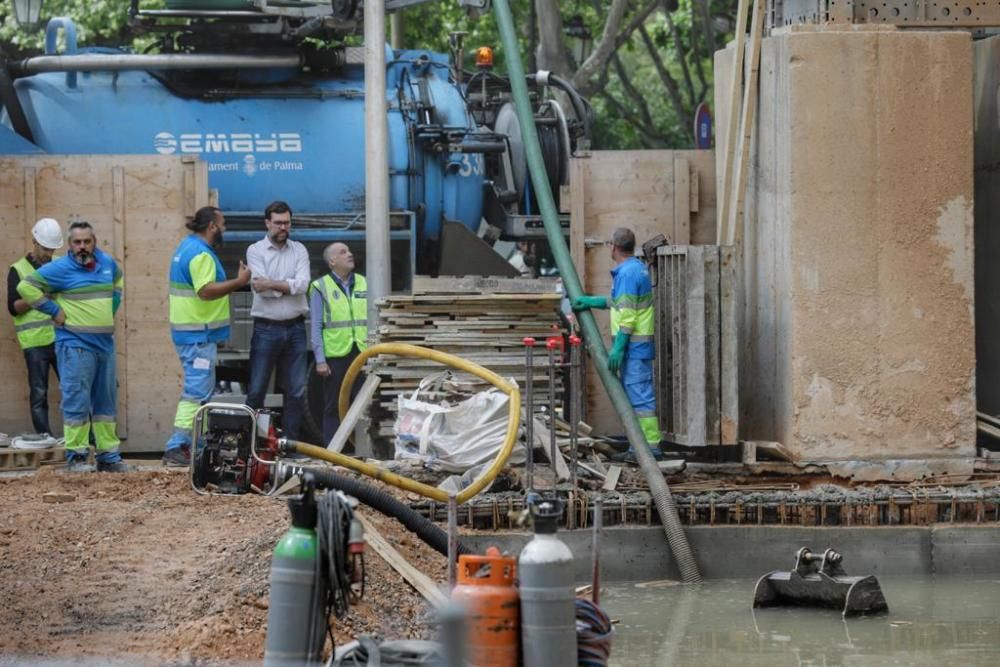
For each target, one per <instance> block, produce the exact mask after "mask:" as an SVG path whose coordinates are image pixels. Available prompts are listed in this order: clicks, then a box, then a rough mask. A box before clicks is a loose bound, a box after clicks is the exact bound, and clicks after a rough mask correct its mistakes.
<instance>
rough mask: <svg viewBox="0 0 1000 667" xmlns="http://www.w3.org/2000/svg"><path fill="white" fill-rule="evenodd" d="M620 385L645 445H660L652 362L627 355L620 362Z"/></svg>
mask: <svg viewBox="0 0 1000 667" xmlns="http://www.w3.org/2000/svg"><path fill="white" fill-rule="evenodd" d="M621 373H622V385H623V386H624V387H625V395H626V396H628V402H629V403H631V404H632V407H633V408H634V409H635V416H636V417H638V418H639V426H641V427H642V432H643V434H644V435H645V436H646V443H647V444H649V445H651V446H653V445H658V444H660V425H659V420H658V419H657V418H656V390H655V389H654V387H653V360H652V359H633V358H631V357H630V356H629V355H628V354H626V355H625V360H624V361H623V362H622V370H621Z"/></svg>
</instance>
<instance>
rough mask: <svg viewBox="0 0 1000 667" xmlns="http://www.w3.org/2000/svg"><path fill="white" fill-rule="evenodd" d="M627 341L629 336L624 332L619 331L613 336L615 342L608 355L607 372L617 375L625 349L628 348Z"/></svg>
mask: <svg viewBox="0 0 1000 667" xmlns="http://www.w3.org/2000/svg"><path fill="white" fill-rule="evenodd" d="M628 339H629V334H627V333H625V332H624V331H619V332H618V333H617V334H615V342H614V344H613V345H612V346H611V351H610V352H609V353H608V370H609V371H611V372H612V373H617V372H618V369H619V368H621V367H622V361H623V360H624V359H625V348H627V347H628Z"/></svg>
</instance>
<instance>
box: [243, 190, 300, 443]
mask: <svg viewBox="0 0 1000 667" xmlns="http://www.w3.org/2000/svg"><path fill="white" fill-rule="evenodd" d="M264 225H265V227H267V235H266V236H265V237H264V238H262V239H261V240H260V241H257V242H256V243H254V244H253V245H251V246H250V247H249V248H247V266H248V267H249V268H250V274H251V276H253V278H252V280H251V281H250V286H251V288H252V289H253V306H252V307H251V308H250V315H251V317H253V337H252V338H251V340H250V389H249V391H248V392H247V405H248V406H250V407H251V408H254V409H260V408H262V407H264V398H265V397H266V396H267V388H268V385H269V384H270V383H271V374H272V373H273V372H274V370H275V367H277V369H278V381H279V383H280V385H281V388H282V393H283V394H284V402H283V407H282V414H281V427H282V430H283V431H284V435H285V436H286V437H288V438H290V439H293V440H298V439H299V432H300V429H301V426H302V415H303V410H304V397H305V391H306V375H307V373H308V361H307V357H306V354H307V350H308V346H307V342H306V327H305V316H306V313H308V312H309V303H308V301H307V298H306V291H307V290H308V289H309V253H308V252H307V251H306V247H305V246H304V245H302V244H301V243H299V242H298V241H293V240H292V239H290V238H289V233H290V232H291V227H292V209H291V207H289V206H288V204H286V203H285V202H283V201H275V202H272V203H271V204H270V205H268V207H267V208H266V209H265V210H264Z"/></svg>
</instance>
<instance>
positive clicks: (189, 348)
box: [164, 343, 218, 451]
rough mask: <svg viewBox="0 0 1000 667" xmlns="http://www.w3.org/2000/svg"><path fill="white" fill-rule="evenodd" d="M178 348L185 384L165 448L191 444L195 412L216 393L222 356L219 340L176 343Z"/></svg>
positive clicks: (178, 447) (177, 447)
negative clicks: (218, 367) (217, 341)
mask: <svg viewBox="0 0 1000 667" xmlns="http://www.w3.org/2000/svg"><path fill="white" fill-rule="evenodd" d="M174 348H175V349H176V350H177V356H178V357H179V358H180V360H181V368H182V369H183V370H184V388H183V389H182V390H181V400H180V401H178V403H177V412H176V413H175V414H174V432H173V434H172V435H171V436H170V440H168V441H167V446H166V447H165V448H164V449H166V450H167V451H170V450H172V449H180V448H181V447H190V446H191V427H192V426H194V413H195V412H197V411H198V408H199V407H200V406H202V405H203V404H205V403H208V402H209V401H210V400H212V394H213V393H215V360H216V358H217V357H218V345H217V344H216V343H192V344H191V345H177V344H176V343H175V344H174Z"/></svg>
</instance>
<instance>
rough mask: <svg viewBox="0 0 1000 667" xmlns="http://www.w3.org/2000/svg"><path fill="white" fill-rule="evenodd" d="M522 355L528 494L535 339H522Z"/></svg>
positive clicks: (532, 467)
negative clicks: (523, 357)
mask: <svg viewBox="0 0 1000 667" xmlns="http://www.w3.org/2000/svg"><path fill="white" fill-rule="evenodd" d="M524 355H525V360H524V368H525V375H524V442H525V444H526V447H525V449H526V450H527V452H526V453H527V458H526V459H525V462H524V468H525V474H526V475H527V480H526V482H527V487H528V492H529V493H530V492H531V491H534V490H535V389H534V387H535V377H534V376H535V339H534V338H531V337H530V336H529V337H527V338H525V339H524Z"/></svg>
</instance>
